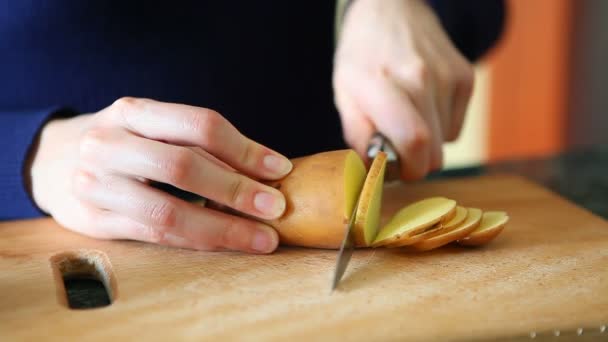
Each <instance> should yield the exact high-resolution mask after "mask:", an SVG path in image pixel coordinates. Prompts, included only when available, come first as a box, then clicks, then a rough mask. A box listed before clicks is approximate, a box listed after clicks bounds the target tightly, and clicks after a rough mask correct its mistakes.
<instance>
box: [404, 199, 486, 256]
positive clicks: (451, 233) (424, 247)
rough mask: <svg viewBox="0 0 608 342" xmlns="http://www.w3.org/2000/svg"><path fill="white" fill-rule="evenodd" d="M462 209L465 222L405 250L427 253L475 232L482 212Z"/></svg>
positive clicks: (474, 209) (473, 209)
mask: <svg viewBox="0 0 608 342" xmlns="http://www.w3.org/2000/svg"><path fill="white" fill-rule="evenodd" d="M458 208H463V207H458ZM463 209H464V211H465V212H466V213H467V214H466V218H465V220H464V221H463V222H462V223H461V224H460V225H458V226H455V227H451V228H448V229H447V230H445V231H443V232H441V233H440V234H437V235H435V236H433V237H430V238H428V239H425V240H422V241H419V242H417V243H415V244H412V245H411V246H408V247H407V248H408V249H411V250H414V251H418V252H422V251H428V250H431V249H435V248H439V247H441V246H444V245H447V244H448V243H450V242H453V241H456V240H458V239H461V238H464V237H465V236H467V235H469V234H470V233H471V232H472V231H473V230H475V228H477V227H478V226H479V223H480V221H481V214H482V211H481V210H480V209H477V208H466V209H465V208H463ZM456 215H457V216H458V214H456Z"/></svg>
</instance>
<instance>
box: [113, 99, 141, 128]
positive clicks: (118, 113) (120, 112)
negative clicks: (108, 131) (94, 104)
mask: <svg viewBox="0 0 608 342" xmlns="http://www.w3.org/2000/svg"><path fill="white" fill-rule="evenodd" d="M141 101H142V100H141V99H138V98H135V97H129V96H126V97H121V98H119V99H117V100H116V101H114V103H112V105H111V106H110V110H109V111H108V115H109V117H110V120H111V121H113V122H118V123H123V124H126V117H127V113H129V112H132V111H134V110H135V109H136V108H138V107H139V106H141Z"/></svg>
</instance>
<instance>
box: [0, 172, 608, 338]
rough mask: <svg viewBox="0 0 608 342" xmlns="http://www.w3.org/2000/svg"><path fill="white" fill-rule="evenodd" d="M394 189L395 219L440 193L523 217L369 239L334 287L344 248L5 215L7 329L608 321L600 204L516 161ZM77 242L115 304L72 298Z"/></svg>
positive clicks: (517, 330)
mask: <svg viewBox="0 0 608 342" xmlns="http://www.w3.org/2000/svg"><path fill="white" fill-rule="evenodd" d="M384 195H385V205H384V220H386V219H387V218H388V216H389V215H391V214H393V213H394V212H395V211H396V210H398V209H399V208H400V207H402V206H403V205H405V204H406V203H408V202H409V201H412V200H416V199H420V198H423V197H428V196H433V195H442V196H448V197H451V198H453V199H455V200H457V201H458V202H459V203H461V204H463V205H466V206H477V207H479V208H481V209H484V210H506V211H507V212H508V213H509V215H510V217H511V220H510V222H509V223H508V225H507V227H506V229H505V230H504V231H503V233H502V234H501V235H500V236H499V237H498V238H497V239H496V240H494V241H493V242H492V243H491V244H490V245H487V246H485V247H483V248H464V247H458V246H446V247H442V248H441V249H440V250H435V251H431V252H426V253H407V252H403V251H399V250H395V249H390V250H389V249H376V250H368V249H361V250H357V251H355V253H354V255H353V258H352V260H351V264H350V266H349V268H348V270H347V271H346V274H345V278H344V279H343V282H342V284H341V290H340V291H338V292H334V293H333V294H330V291H329V289H330V283H331V277H332V273H333V267H334V263H335V258H336V251H334V250H316V249H304V248H288V247H283V248H280V249H279V250H278V251H277V252H276V253H274V254H272V255H267V256H259V255H246V254H241V253H233V252H215V253H213V252H198V251H191V250H180V249H170V248H165V247H160V246H155V245H150V244H142V243H137V242H129V241H115V242H109V241H96V240H92V239H88V238H85V237H83V236H79V235H76V234H74V233H71V232H68V231H66V230H64V229H61V228H59V227H58V226H57V225H56V224H55V223H53V221H50V220H47V219H43V220H33V221H23V222H7V223H2V224H0V336H3V338H0V339H2V340H5V341H9V340H11V341H12V340H22V339H23V340H25V339H34V338H44V339H45V340H48V339H56V340H65V339H73V338H83V337H86V338H88V339H91V340H104V341H107V340H112V339H124V338H130V339H140V340H150V339H151V340H195V341H200V340H224V339H244V340H264V341H268V340H285V339H289V340H292V339H298V340H300V339H301V340H306V341H308V340H320V339H321V340H340V341H342V340H362V341H378V340H409V339H413V340H442V341H443V340H474V339H494V338H501V337H508V336H524V337H526V338H528V336H529V334H530V333H531V332H542V331H553V329H560V330H561V331H564V330H566V329H576V328H578V327H599V326H601V325H603V324H606V323H608V223H607V222H606V221H605V220H603V219H602V218H599V217H597V216H594V215H593V214H591V213H590V212H588V211H586V210H584V209H582V208H580V207H577V206H575V205H574V204H572V203H570V202H568V201H567V200H565V199H563V198H560V197H558V196H556V195H555V194H553V193H551V192H549V191H548V190H546V189H544V188H542V187H540V186H537V185H535V184H533V183H531V182H529V181H527V180H524V179H521V178H518V177H514V176H508V175H507V176H492V177H490V176H485V177H476V178H462V179H456V180H441V181H433V182H426V183H420V184H416V185H410V186H403V185H396V186H387V187H386V191H385V194H384ZM79 251H80V252H79ZM95 251H97V252H95ZM66 252H68V254H69V253H73V254H74V255H77V254H78V253H81V254H82V255H86V253H89V254H90V255H93V256H95V255H101V257H100V258H101V259H99V260H102V259H103V258H104V257H107V261H108V262H109V267H111V270H110V278H111V280H110V282H111V283H112V284H111V285H110V286H111V287H112V288H113V289H114V294H113V295H114V298H113V303H112V305H110V306H106V307H103V308H96V309H88V310H73V309H70V308H68V307H67V306H66V304H65V297H64V295H63V294H62V293H63V292H62V290H61V284H62V281H61V277H58V278H56V275H54V273H53V272H54V271H53V269H54V268H53V267H52V266H51V265H52V263H51V261H50V259H52V258H53V256H55V255H57V254H61V253H66ZM95 253H99V254H95ZM64 255H65V254H64ZM56 260H59V259H56ZM102 261H103V260H102ZM58 285H59V286H58Z"/></svg>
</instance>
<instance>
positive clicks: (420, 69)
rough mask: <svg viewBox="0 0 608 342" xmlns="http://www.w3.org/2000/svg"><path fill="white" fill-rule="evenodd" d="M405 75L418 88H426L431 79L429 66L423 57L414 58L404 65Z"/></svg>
mask: <svg viewBox="0 0 608 342" xmlns="http://www.w3.org/2000/svg"><path fill="white" fill-rule="evenodd" d="M406 69H407V71H406V72H405V73H406V75H407V76H406V77H408V78H409V79H410V81H411V82H412V84H413V85H414V86H416V87H417V88H419V89H420V90H423V89H426V88H427V86H428V85H429V81H430V80H431V68H430V67H429V65H428V63H427V62H426V61H424V60H423V59H421V58H420V59H415V60H414V61H412V62H410V63H408V65H407V66H406Z"/></svg>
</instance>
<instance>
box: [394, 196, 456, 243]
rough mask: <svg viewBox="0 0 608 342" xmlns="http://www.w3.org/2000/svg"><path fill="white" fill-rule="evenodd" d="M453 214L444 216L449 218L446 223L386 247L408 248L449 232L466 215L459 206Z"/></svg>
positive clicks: (440, 223) (444, 221) (438, 224)
mask: <svg viewBox="0 0 608 342" xmlns="http://www.w3.org/2000/svg"><path fill="white" fill-rule="evenodd" d="M453 212H454V214H452V215H447V216H446V218H448V217H451V218H450V219H447V221H446V219H443V220H441V221H440V222H439V223H437V224H435V225H434V226H432V227H430V228H429V229H427V230H425V231H423V232H422V233H420V234H416V235H414V236H412V237H410V238H407V239H404V240H401V241H398V242H393V243H391V244H389V245H386V246H387V247H391V248H394V247H403V246H409V245H413V244H416V243H419V242H420V241H424V240H427V239H430V238H432V237H434V236H437V235H441V234H444V233H446V232H448V231H450V230H451V229H453V228H455V227H457V226H458V225H459V224H461V223H462V222H463V221H464V220H465V219H466V218H467V213H468V211H467V209H466V208H465V207H462V206H459V205H457V206H456V210H454V211H453Z"/></svg>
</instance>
